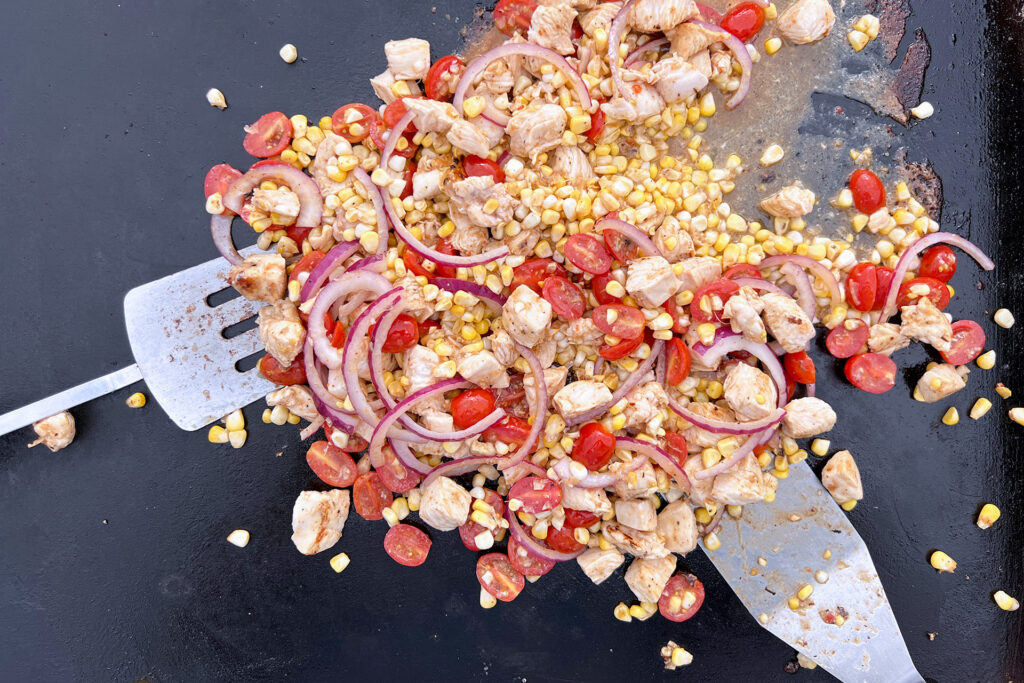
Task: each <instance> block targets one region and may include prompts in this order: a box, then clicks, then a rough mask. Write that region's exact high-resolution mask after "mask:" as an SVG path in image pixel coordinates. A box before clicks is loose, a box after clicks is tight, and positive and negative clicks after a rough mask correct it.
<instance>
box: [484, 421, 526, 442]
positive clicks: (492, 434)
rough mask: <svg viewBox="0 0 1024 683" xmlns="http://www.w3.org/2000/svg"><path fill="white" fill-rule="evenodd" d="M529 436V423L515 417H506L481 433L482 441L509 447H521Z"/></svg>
mask: <svg viewBox="0 0 1024 683" xmlns="http://www.w3.org/2000/svg"><path fill="white" fill-rule="evenodd" d="M529 435H530V423H529V422H527V421H526V420H524V419H522V418H519V417H516V416H515V415H506V416H505V417H503V418H501V419H500V420H498V421H497V422H495V423H494V424H493V425H491V426H490V427H488V428H487V431H485V432H484V433H483V440H484V441H490V442H494V441H501V442H502V443H507V444H508V445H510V446H522V445H523V444H524V443H526V437H528V436H529Z"/></svg>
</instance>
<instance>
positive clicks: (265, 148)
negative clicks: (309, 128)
mask: <svg viewBox="0 0 1024 683" xmlns="http://www.w3.org/2000/svg"><path fill="white" fill-rule="evenodd" d="M245 132H246V135H245V140H243V141H242V147H245V151H246V152H248V153H249V154H251V155H253V156H254V157H260V158H261V159H262V158H266V157H272V156H274V155H276V154H280V153H281V152H283V151H284V150H285V148H286V147H288V145H289V144H290V143H291V141H292V122H291V121H290V120H289V119H288V117H287V116H285V115H284V114H282V113H281V112H279V111H272V112H270V113H269V114H264V115H263V116H261V117H260V118H259V119H258V120H257V121H256V123H252V124H249V125H248V126H246V127H245Z"/></svg>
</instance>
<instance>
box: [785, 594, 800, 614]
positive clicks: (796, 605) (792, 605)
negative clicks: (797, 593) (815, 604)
mask: <svg viewBox="0 0 1024 683" xmlns="http://www.w3.org/2000/svg"><path fill="white" fill-rule="evenodd" d="M786 602H787V603H788V604H789V609H791V610H793V611H794V612H795V611H796V610H798V609H800V601H799V600H798V599H797V598H796V597H792V598H790V599H789V600H787V601H786Z"/></svg>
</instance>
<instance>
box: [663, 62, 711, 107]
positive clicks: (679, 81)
mask: <svg viewBox="0 0 1024 683" xmlns="http://www.w3.org/2000/svg"><path fill="white" fill-rule="evenodd" d="M651 73H652V74H653V75H654V78H655V79H657V80H655V82H654V87H655V88H656V89H657V91H658V94H659V95H661V97H662V99H663V100H665V102H667V103H669V104H678V103H680V102H685V101H686V100H687V99H688V98H690V97H693V95H694V93H696V92H698V91H700V90H701V89H703V88H704V86H706V85H707V84H708V78H707V76H705V75H704V74H702V73H701V72H700V71H697V70H696V69H695V68H693V65H692V64H690V63H689V62H688V61H686V60H685V59H683V58H682V57H677V56H675V55H672V56H670V57H665V58H663V59H661V60H659V61H658V62H656V63H655V64H654V66H653V67H651Z"/></svg>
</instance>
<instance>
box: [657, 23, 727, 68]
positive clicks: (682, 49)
mask: <svg viewBox="0 0 1024 683" xmlns="http://www.w3.org/2000/svg"><path fill="white" fill-rule="evenodd" d="M723 34H724V31H709V30H708V29H706V28H703V27H701V26H697V25H696V24H687V23H684V24H679V25H678V26H676V27H675V28H673V29H671V30H669V31H666V32H665V36H666V37H667V38H668V39H669V40H670V41H672V54H674V55H676V56H677V57H681V58H682V59H686V60H690V59H691V58H692V57H693V56H694V55H696V54H698V53H701V52H706V51H707V49H708V48H709V47H711V46H712V45H714V44H715V43H719V42H721V41H722V39H723V37H724V35H723ZM708 66H709V69H708V73H707V74H704V75H705V76H708V77H710V64H709V65H708ZM695 68H696V67H695ZM698 71H700V69H698Z"/></svg>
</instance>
